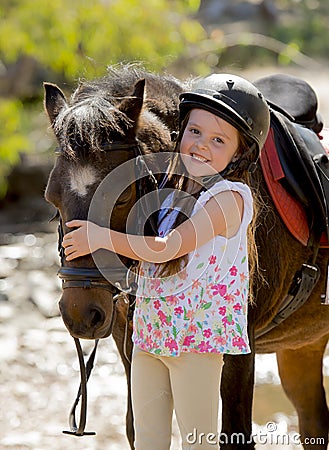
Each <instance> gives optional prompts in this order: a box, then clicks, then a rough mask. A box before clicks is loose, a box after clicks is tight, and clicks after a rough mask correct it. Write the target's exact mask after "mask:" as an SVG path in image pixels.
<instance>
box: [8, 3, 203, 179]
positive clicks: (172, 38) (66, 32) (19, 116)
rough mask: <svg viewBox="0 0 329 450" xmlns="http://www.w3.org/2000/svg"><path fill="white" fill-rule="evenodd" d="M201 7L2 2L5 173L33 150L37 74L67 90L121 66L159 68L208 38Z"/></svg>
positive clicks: (193, 5)
mask: <svg viewBox="0 0 329 450" xmlns="http://www.w3.org/2000/svg"><path fill="white" fill-rule="evenodd" d="M198 7H199V0H145V1H144V2H140V0H94V1H90V0H56V1H54V2H45V1H44V0H2V1H1V4H0V23H1V26H0V95H2V96H6V97H7V99H6V101H5V102H4V103H3V105H2V107H0V123H1V124H2V126H0V164H1V169H0V176H3V175H4V174H5V172H6V170H7V168H8V167H9V166H10V164H11V163H12V162H13V161H15V160H16V157H15V155H17V152H19V151H25V150H26V148H27V147H28V146H29V145H30V146H32V145H33V143H31V142H30V143H29V144H28V142H27V139H28V138H27V133H26V129H24V119H23V108H25V109H27V108H30V107H32V106H33V101H38V102H40V97H41V95H42V85H41V82H40V85H38V86H37V89H34V90H31V89H30V90H29V92H27V91H26V86H27V84H28V82H31V77H32V79H34V80H35V79H37V80H38V82H39V81H40V80H39V79H40V67H41V68H42V70H43V74H44V72H45V70H46V71H47V72H48V76H49V77H51V78H50V79H51V81H57V82H61V83H63V84H64V83H65V84H66V85H67V87H68V88H71V86H72V84H73V83H74V82H76V80H77V79H78V78H80V77H83V78H91V77H96V76H99V75H103V74H104V72H105V68H106V66H107V65H109V64H115V63H117V62H132V61H142V62H145V65H146V66H147V68H149V69H151V70H156V71H159V70H161V69H163V68H165V67H166V66H168V64H169V63H170V62H171V61H172V60H174V59H175V58H177V57H178V56H179V55H180V54H182V53H183V52H184V50H185V48H186V46H188V45H190V44H194V43H197V42H198V41H199V40H201V39H202V38H203V37H204V31H203V28H202V27H201V25H200V24H199V22H197V21H196V20H194V19H193V18H192V14H193V13H195V12H196V11H197V9H198ZM22 61H23V62H24V65H23V66H22ZM33 61H34V62H36V63H37V64H36V65H34V66H33V64H32V65H31V64H28V62H30V63H31V62H33ZM18 62H19V63H20V64H18ZM22 67H23V69H22ZM27 67H28V69H27ZM32 67H33V68H32ZM31 74H32V75H31ZM22 86H25V89H24V88H23V87H22ZM16 94H19V95H20V100H21V101H17V100H16V99H15V98H13V97H14V96H15V95H16ZM8 97H9V98H8ZM22 97H23V98H22Z"/></svg>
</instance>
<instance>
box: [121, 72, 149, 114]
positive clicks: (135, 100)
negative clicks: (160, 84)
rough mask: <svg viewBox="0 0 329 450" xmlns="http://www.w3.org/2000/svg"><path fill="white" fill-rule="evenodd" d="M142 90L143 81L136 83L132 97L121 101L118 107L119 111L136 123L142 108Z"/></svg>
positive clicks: (143, 86) (143, 87)
mask: <svg viewBox="0 0 329 450" xmlns="http://www.w3.org/2000/svg"><path fill="white" fill-rule="evenodd" d="M144 89H145V79H141V80H139V81H137V83H136V84H135V89H134V92H133V93H132V95H131V96H130V97H127V98H125V99H124V100H122V102H121V104H120V106H119V109H120V111H122V112H123V113H125V114H126V116H128V117H129V119H131V120H132V121H134V122H136V121H137V119H138V117H139V115H140V113H141V110H142V107H143V101H144Z"/></svg>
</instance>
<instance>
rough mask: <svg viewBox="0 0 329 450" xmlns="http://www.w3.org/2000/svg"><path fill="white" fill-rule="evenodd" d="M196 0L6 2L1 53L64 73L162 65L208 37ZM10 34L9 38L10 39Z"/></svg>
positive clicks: (92, 73) (0, 31)
mask: <svg viewBox="0 0 329 450" xmlns="http://www.w3.org/2000/svg"><path fill="white" fill-rule="evenodd" d="M198 4H199V1H197V0H184V1H179V0H172V1H170V2H169V1H167V0H146V1H144V2H141V1H140V0H107V1H105V0H104V1H102V0H96V1H90V0H70V1H68V0H56V2H45V1H44V0H21V1H19V2H18V1H17V2H14V1H12V2H9V1H8V2H7V5H6V4H5V6H2V11H1V12H2V15H3V20H2V25H1V27H0V43H1V44H0V55H2V57H4V55H5V57H6V59H7V60H9V61H14V60H15V59H16V58H17V56H18V55H20V54H28V55H31V56H34V57H35V58H36V59H38V60H39V61H40V62H41V63H42V64H44V65H45V66H46V67H48V68H51V69H52V70H53V71H55V72H57V73H60V74H62V75H64V77H65V78H66V79H67V80H69V81H70V80H72V79H75V78H76V77H77V76H83V77H90V76H92V77H94V76H96V75H98V74H103V73H104V67H105V66H106V65H108V64H112V63H116V62H118V61H129V62H130V61H136V60H140V61H147V62H148V63H149V65H150V68H152V69H155V70H159V69H162V68H164V67H165V66H166V65H167V64H168V60H170V59H172V58H176V57H177V56H178V55H179V54H180V53H182V52H183V50H184V48H185V46H186V45H187V44H188V43H191V42H192V43H193V42H197V41H198V40H199V39H201V38H202V37H203V30H202V28H201V26H200V25H199V23H198V22H196V21H194V20H192V19H190V18H188V16H187V14H188V13H192V12H193V11H195V10H196V9H197V7H198ZM8 36H10V39H8Z"/></svg>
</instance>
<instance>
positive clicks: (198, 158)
mask: <svg viewBox="0 0 329 450" xmlns="http://www.w3.org/2000/svg"><path fill="white" fill-rule="evenodd" d="M192 157H193V158H194V159H197V160H198V161H201V162H206V161H207V159H206V158H203V157H202V156H198V155H194V154H193V155H192Z"/></svg>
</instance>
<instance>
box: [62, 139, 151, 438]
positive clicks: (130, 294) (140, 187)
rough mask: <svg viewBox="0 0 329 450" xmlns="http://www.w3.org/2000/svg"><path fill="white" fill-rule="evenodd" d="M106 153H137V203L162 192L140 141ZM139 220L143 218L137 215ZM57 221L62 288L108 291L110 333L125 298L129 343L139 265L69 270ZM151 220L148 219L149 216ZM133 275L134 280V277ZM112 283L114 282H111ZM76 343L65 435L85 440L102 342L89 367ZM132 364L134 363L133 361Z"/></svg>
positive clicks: (113, 146)
mask: <svg viewBox="0 0 329 450" xmlns="http://www.w3.org/2000/svg"><path fill="white" fill-rule="evenodd" d="M102 150H103V151H105V152H107V151H120V150H133V152H134V157H135V160H136V164H135V176H136V200H137V201H138V200H139V199H141V198H142V197H143V195H145V194H147V193H149V192H150V191H152V190H155V191H157V190H158V183H157V180H156V178H155V176H154V175H153V173H152V171H151V170H150V169H149V167H148V165H147V164H146V162H145V159H144V157H143V153H142V151H141V147H140V144H139V142H138V140H137V139H136V140H134V141H133V142H127V143H123V142H112V143H110V144H106V145H104V146H103V147H102ZM141 204H142V203H141V202H138V208H141V207H142V206H141ZM137 214H138V217H142V215H139V212H138V213H137ZM140 214H143V215H144V217H145V211H140ZM56 217H58V218H59V225H58V251H59V255H60V259H61V267H60V268H59V270H58V276H59V278H60V279H61V280H62V288H63V289H67V288H82V289H92V288H93V289H95V288H96V289H105V290H106V291H109V292H110V293H111V294H112V299H113V313H112V318H111V324H110V333H109V334H111V333H112V328H113V324H114V321H115V315H116V302H117V300H118V298H119V297H120V296H123V297H124V299H125V302H126V303H128V309H127V320H126V328H125V342H126V340H127V333H128V321H129V320H131V319H132V316H133V311H134V305H135V295H134V294H135V293H136V289H137V283H136V277H135V276H134V275H133V274H134V271H133V270H131V269H132V267H133V265H134V264H135V262H134V261H132V263H131V266H130V267H128V268H127V267H125V266H124V265H123V264H121V265H120V266H118V267H111V268H109V267H108V268H105V269H102V270H100V269H98V268H97V267H93V268H91V267H72V266H65V254H64V249H63V247H62V242H63V237H64V230H63V223H62V218H61V216H60V214H59V212H57V215H56ZM146 217H147V215H146ZM137 223H138V227H137V228H138V229H137V234H140V233H142V232H143V230H142V229H141V228H142V226H144V224H143V223H142V222H141V221H137ZM132 275H133V276H132ZM109 279H110V280H111V282H110V281H109ZM74 342H75V345H76V349H77V353H78V358H79V366H80V387H79V390H78V394H77V397H76V399H75V401H74V404H73V406H72V409H71V411H70V416H69V424H70V431H63V433H65V434H71V435H74V436H83V435H91V434H96V433H95V432H85V425H86V417H87V382H88V379H89V377H90V374H91V371H92V368H93V365H94V360H95V356H96V350H97V346H98V342H99V339H97V340H95V344H94V349H93V351H92V352H91V354H90V356H89V358H88V361H87V363H86V364H85V363H84V357H83V352H82V348H81V345H80V341H79V339H78V338H74ZM125 356H126V358H127V359H128V361H129V358H128V356H127V352H126V350H125ZM129 362H130V361H129ZM80 397H81V408H80V420H79V425H77V424H76V418H75V411H76V407H77V406H78V403H79V400H80Z"/></svg>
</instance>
